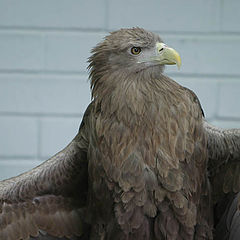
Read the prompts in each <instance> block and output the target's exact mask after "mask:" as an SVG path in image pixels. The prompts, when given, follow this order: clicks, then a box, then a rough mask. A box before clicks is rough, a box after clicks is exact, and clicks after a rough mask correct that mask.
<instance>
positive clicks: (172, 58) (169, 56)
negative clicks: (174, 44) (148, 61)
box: [155, 42, 181, 69]
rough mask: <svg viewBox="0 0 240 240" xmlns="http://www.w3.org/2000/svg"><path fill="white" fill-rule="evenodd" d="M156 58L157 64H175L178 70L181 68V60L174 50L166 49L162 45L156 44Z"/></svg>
mask: <svg viewBox="0 0 240 240" xmlns="http://www.w3.org/2000/svg"><path fill="white" fill-rule="evenodd" d="M156 51H157V53H156V58H155V60H156V61H158V62H159V64H161V65H162V64H163V65H164V64H168V65H172V64H177V66H178V69H180V67H181V58H180V55H179V54H178V52H177V51H176V50H174V49H173V48H170V47H168V46H167V45H166V44H164V43H160V42H158V43H157V44H156Z"/></svg>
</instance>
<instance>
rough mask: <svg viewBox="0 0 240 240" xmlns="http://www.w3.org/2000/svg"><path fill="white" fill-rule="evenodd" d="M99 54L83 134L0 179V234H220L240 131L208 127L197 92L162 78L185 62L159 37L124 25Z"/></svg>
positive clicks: (234, 178)
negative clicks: (29, 167)
mask: <svg viewBox="0 0 240 240" xmlns="http://www.w3.org/2000/svg"><path fill="white" fill-rule="evenodd" d="M133 48H134V49H133ZM92 53H93V54H92V56H91V57H90V59H89V62H90V65H89V68H90V80H91V88H92V98H93V100H92V103H91V104H90V105H89V107H88V109H87V110H86V112H85V114H84V118H83V121H82V124H81V126H80V129H79V133H78V135H77V136H76V137H75V138H74V139H73V141H72V142H71V143H70V144H69V145H68V146H67V147H66V148H65V149H64V150H63V151H61V152H60V153H58V154H56V155H55V156H54V157H52V158H51V159H49V160H48V161H46V162H45V163H43V164H42V165H40V166H39V167H37V168H35V169H33V170H31V171H29V172H27V173H24V174H22V175H20V176H18V177H15V178H11V179H8V180H5V181H2V182H1V183H0V239H6V240H21V239H28V238H30V239H38V240H40V239H46V240H47V239H48V240H50V239H59V240H60V239H93V240H97V239H102V240H103V239H116V240H117V239H119V240H120V239H121V240H124V239H126V240H134V239H139V240H141V239H146V240H147V239H149V240H150V239H154V240H158V239H179V240H180V239H186V240H187V239H212V238H213V227H214V222H213V207H214V205H215V206H216V213H217V214H216V218H215V224H216V223H217V222H220V223H219V224H221V225H220V227H217V229H224V228H225V225H229V222H226V221H224V218H222V219H221V220H220V218H221V217H222V216H225V215H223V211H224V209H226V203H225V202H226V200H225V199H230V198H231V199H233V198H234V195H233V194H234V193H237V192H239V188H240V181H239V174H238V171H239V164H238V162H237V160H239V158H240V131H239V130H226V131H224V130H219V129H217V128H214V127H212V126H210V125H209V124H208V123H206V121H205V120H204V117H203V114H202V109H201V106H200V103H199V101H198V99H197V97H196V96H195V94H194V93H193V92H192V91H190V90H189V89H187V88H184V87H182V86H180V85H179V84H177V83H176V82H174V81H173V80H171V79H170V78H168V77H166V76H165V75H163V65H164V64H175V63H176V64H178V65H179V64H180V63H179V61H180V59H179V56H178V54H177V53H176V52H175V51H174V50H173V49H171V48H168V47H167V46H166V45H164V44H163V43H162V40H161V39H160V38H159V36H158V35H156V34H154V33H151V32H148V31H146V30H144V29H141V28H133V29H121V30H119V31H116V32H113V33H111V34H110V35H109V36H107V37H106V38H105V40H104V41H103V42H102V43H100V44H99V45H97V46H96V47H95V48H94V49H93V52H92ZM208 168H209V171H208ZM226 169H227V170H226ZM225 170H226V171H225ZM208 172H209V173H210V176H209V175H208ZM219 175H220V176H222V178H221V181H219ZM223 176H224V177H223ZM210 181H211V182H210ZM211 185H212V189H211ZM212 193H213V194H212ZM228 194H230V195H231V196H230V197H228V196H229V195H228ZM235 202H236V201H235ZM231 209H232V212H236V210H237V205H236V204H235V205H234V206H233V207H232V208H231ZM221 226H223V227H221ZM234 226H237V224H235V225H234ZM225 230H226V231H224V233H222V234H219V235H220V236H221V237H222V236H223V235H225V236H227V234H228V231H229V230H228V228H227V227H226V229H225ZM219 232H220V231H219ZM217 234H218V233H217ZM220 236H219V238H217V239H220ZM232 239H237V238H232Z"/></svg>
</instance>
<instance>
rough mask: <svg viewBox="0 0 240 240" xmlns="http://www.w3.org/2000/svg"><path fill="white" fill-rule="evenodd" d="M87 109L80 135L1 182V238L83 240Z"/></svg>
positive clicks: (86, 185) (84, 225)
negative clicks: (60, 149)
mask: <svg viewBox="0 0 240 240" xmlns="http://www.w3.org/2000/svg"><path fill="white" fill-rule="evenodd" d="M91 109H92V105H90V106H89V107H88V109H87V110H86V112H85V114H84V118H83V121H82V123H81V126H80V129H79V133H78V134H77V136H76V137H75V138H74V139H73V140H72V142H71V143H70V144H69V145H68V146H67V147H66V148H65V149H63V150H62V151H61V152H59V153H57V154H56V155H55V156H53V157H52V158H50V159H49V160H47V161H46V162H44V163H43V164H41V165H40V166H38V167H36V168H34V169H32V170H31V171H29V172H26V173H24V174H21V175H19V176H17V177H14V178H10V179H7V180H4V181H2V182H0V239H5V240H22V239H29V238H30V239H39V240H40V239H84V238H85V237H86V234H87V230H86V229H85V227H86V224H85V223H84V221H83V219H84V210H85V205H86V196H87V188H88V182H87V181H88V170H87V169H88V161H87V148H88V140H87V134H88V131H89V129H88V128H89V125H88V123H89V118H90V115H91Z"/></svg>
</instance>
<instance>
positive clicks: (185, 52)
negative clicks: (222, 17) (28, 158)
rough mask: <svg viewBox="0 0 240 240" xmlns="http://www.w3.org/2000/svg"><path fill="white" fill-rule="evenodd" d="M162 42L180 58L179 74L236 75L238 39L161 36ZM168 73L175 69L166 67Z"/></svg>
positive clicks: (228, 37)
mask: <svg viewBox="0 0 240 240" xmlns="http://www.w3.org/2000/svg"><path fill="white" fill-rule="evenodd" d="M163 39H164V41H165V42H166V43H167V44H168V45H169V46H172V47H173V48H175V49H176V50H177V51H178V52H179V54H180V55H181V58H182V67H181V69H180V73H191V74H217V75H221V74H224V75H238V74H240V68H239V55H240V47H239V40H240V38H239V37H231V36H222V37H221V38H220V37H215V36H203V37H202V36H187V35H185V36H184V35H183V36H171V35H165V36H163ZM167 69H168V71H169V72H176V71H177V68H176V67H173V66H168V67H167Z"/></svg>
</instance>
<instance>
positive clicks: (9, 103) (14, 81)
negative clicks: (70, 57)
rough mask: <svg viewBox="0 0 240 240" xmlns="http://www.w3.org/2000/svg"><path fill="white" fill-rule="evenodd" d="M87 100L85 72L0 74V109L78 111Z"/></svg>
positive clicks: (13, 111)
mask: <svg viewBox="0 0 240 240" xmlns="http://www.w3.org/2000/svg"><path fill="white" fill-rule="evenodd" d="M89 103H90V87H89V82H87V76H85V75H83V76H82V77H81V76H76V77H75V76H72V77H71V76H42V75H41V76H40V75H14V74H13V75H11V74H10V75H8V74H0V112H8V113H31V114H40V115H41V114H79V115H80V114H81V113H83V112H84V111H85V109H86V107H87V105H88V104H89Z"/></svg>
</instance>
